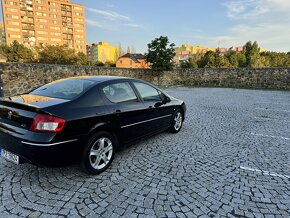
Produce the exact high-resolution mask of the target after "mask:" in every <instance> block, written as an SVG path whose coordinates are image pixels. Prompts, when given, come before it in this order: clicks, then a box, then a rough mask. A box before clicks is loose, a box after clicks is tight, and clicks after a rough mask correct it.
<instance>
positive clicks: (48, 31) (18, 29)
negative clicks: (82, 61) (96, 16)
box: [2, 0, 86, 53]
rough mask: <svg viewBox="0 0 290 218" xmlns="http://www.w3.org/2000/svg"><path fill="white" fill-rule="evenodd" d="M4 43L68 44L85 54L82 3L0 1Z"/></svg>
mask: <svg viewBox="0 0 290 218" xmlns="http://www.w3.org/2000/svg"><path fill="white" fill-rule="evenodd" d="M2 10H3V19H4V26H5V32H6V43H7V44H10V43H11V42H13V41H14V40H17V41H18V42H20V43H23V44H25V45H27V46H30V47H34V46H38V45H41V44H44V45H46V44H48V45H68V47H70V48H74V49H75V50H76V51H80V52H84V53H86V29H85V11H84V6H83V5H80V4H74V3H71V2H70V1H69V0H2Z"/></svg>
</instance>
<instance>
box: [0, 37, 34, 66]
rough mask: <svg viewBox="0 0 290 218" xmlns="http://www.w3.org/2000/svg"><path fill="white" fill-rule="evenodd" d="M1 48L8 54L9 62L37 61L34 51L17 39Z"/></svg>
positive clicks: (5, 54)
mask: <svg viewBox="0 0 290 218" xmlns="http://www.w3.org/2000/svg"><path fill="white" fill-rule="evenodd" d="M0 50H1V53H2V54H3V55H4V56H6V58H7V61H8V62H22V63H32V62H35V54H34V52H33V51H32V50H31V49H29V48H27V47H25V46H24V45H23V44H20V43H19V42H17V41H13V42H12V43H11V44H10V45H5V46H2V47H1V49H0Z"/></svg>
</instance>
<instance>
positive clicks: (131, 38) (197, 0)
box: [72, 0, 290, 52]
mask: <svg viewBox="0 0 290 218" xmlns="http://www.w3.org/2000/svg"><path fill="white" fill-rule="evenodd" d="M72 2H75V3H80V4H84V5H85V7H86V26H87V43H93V42H98V41H108V42H110V43H111V44H114V45H118V44H119V43H120V44H121V45H122V47H123V48H127V46H134V47H135V49H136V50H137V52H145V51H146V50H147V44H148V43H149V42H150V41H151V40H152V39H154V38H156V37H159V36H160V35H163V36H168V37H169V39H170V41H171V42H174V43H175V44H176V45H177V46H180V45H181V44H183V43H189V44H192V45H204V46H209V47H218V46H220V47H231V46H240V45H243V44H244V43H245V42H247V41H248V40H252V41H255V40H257V41H258V42H259V44H260V46H261V47H263V48H265V49H268V50H275V51H290V13H289V11H290V1H289V0H179V1H168V0H154V1H153V0H146V1H132V0H72Z"/></svg>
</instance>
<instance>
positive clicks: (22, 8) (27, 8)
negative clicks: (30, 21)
mask: <svg viewBox="0 0 290 218" xmlns="http://www.w3.org/2000/svg"><path fill="white" fill-rule="evenodd" d="M20 9H21V10H22V11H33V7H30V6H21V8H20Z"/></svg>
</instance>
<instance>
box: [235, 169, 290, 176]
mask: <svg viewBox="0 0 290 218" xmlns="http://www.w3.org/2000/svg"><path fill="white" fill-rule="evenodd" d="M240 169H242V170H248V171H252V172H257V173H262V174H263V175H266V176H274V177H279V178H283V179H290V176H288V175H282V174H278V173H271V172H269V171H266V170H259V169H254V168H250V167H243V166H240Z"/></svg>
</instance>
